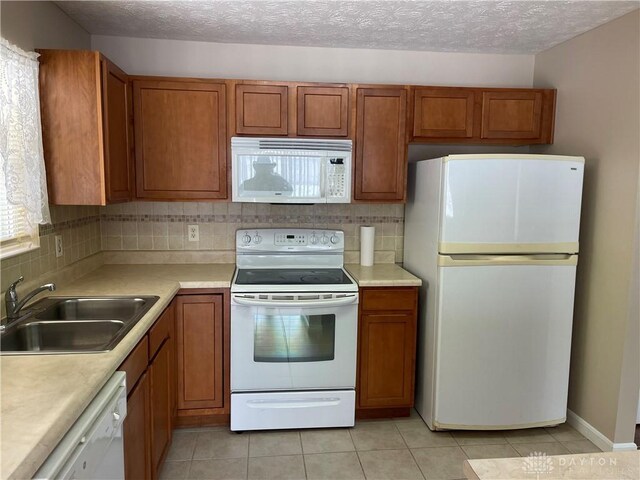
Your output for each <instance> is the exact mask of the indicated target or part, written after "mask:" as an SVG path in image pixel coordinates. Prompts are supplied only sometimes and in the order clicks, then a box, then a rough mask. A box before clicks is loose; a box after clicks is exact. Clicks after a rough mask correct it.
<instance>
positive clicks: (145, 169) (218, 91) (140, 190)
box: [133, 80, 228, 200]
mask: <svg viewBox="0 0 640 480" xmlns="http://www.w3.org/2000/svg"><path fill="white" fill-rule="evenodd" d="M133 96H134V119H135V137H136V193H137V196H138V198H146V199H167V200H189V199H225V198H227V196H228V194H227V135H226V87H225V85H223V84H217V83H208V82H190V81H177V80H176V81H163V80H143V81H135V82H134V83H133Z"/></svg>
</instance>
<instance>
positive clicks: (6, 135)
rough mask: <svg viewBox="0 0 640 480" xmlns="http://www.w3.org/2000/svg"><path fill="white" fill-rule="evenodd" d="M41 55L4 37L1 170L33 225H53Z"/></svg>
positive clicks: (12, 198) (0, 48)
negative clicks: (45, 152)
mask: <svg viewBox="0 0 640 480" xmlns="http://www.w3.org/2000/svg"><path fill="white" fill-rule="evenodd" d="M37 58H38V54H37V53H35V52H25V51H23V50H21V49H19V48H18V47H16V46H14V45H11V44H9V43H8V42H7V41H6V40H5V39H4V38H0V110H1V116H0V155H1V158H0V162H1V163H0V167H1V168H2V177H3V178H2V181H4V182H5V186H6V192H7V200H8V201H9V203H10V204H12V205H16V206H22V207H23V208H24V209H25V210H26V212H27V221H28V222H29V224H30V225H31V226H35V225H36V224H38V223H40V224H42V223H51V215H50V213H49V203H48V198H47V177H46V174H45V168H44V156H43V153H42V127H41V123H40V97H39V94H38V60H37Z"/></svg>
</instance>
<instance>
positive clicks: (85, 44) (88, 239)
mask: <svg viewBox="0 0 640 480" xmlns="http://www.w3.org/2000/svg"><path fill="white" fill-rule="evenodd" d="M0 16H1V19H0V25H1V29H0V34H1V35H2V37H4V38H5V39H7V40H8V41H9V42H11V43H13V44H15V45H17V46H18V47H20V48H22V49H24V50H33V49H34V48H76V49H88V48H91V39H90V36H89V34H88V33H87V32H86V31H85V30H83V29H82V28H81V27H80V26H79V25H78V24H77V23H75V22H74V21H73V20H71V19H70V18H69V17H68V16H67V15H66V14H65V13H63V12H62V10H60V9H59V8H58V7H57V6H56V5H55V4H54V3H52V2H5V1H2V2H1V3H0ZM51 218H52V222H53V224H52V225H46V226H44V227H41V229H40V248H39V249H36V250H32V251H30V252H27V253H24V254H22V255H17V256H15V257H11V258H9V259H4V260H2V261H1V262H0V295H1V296H2V297H4V291H5V289H6V288H7V285H8V284H9V283H10V282H12V281H13V280H15V279H17V278H18V277H19V276H20V275H23V276H24V277H25V281H24V283H23V284H21V286H20V288H19V292H24V291H28V290H30V289H31V288H33V287H34V286H36V285H39V284H41V283H44V282H45V281H55V282H56V283H58V284H60V283H64V282H65V281H70V280H72V279H74V278H77V277H78V276H80V275H82V274H84V273H86V272H87V271H90V270H91V269H92V268H95V267H96V266H97V265H99V264H100V261H101V258H100V255H96V253H98V252H99V251H100V217H99V210H98V208H97V207H51ZM55 235H62V238H63V247H64V254H63V255H62V256H61V257H56V256H55V254H54V249H53V242H54V236H55ZM3 315H4V302H2V306H1V307H0V316H3Z"/></svg>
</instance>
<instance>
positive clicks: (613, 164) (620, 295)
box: [534, 10, 640, 443]
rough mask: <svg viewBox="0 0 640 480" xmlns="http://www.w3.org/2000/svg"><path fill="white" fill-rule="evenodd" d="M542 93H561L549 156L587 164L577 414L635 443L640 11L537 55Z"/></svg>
mask: <svg viewBox="0 0 640 480" xmlns="http://www.w3.org/2000/svg"><path fill="white" fill-rule="evenodd" d="M534 85H535V86H538V87H547V86H553V87H555V88H557V89H558V101H557V109H556V127H555V143H554V144H553V145H550V146H548V147H541V148H539V150H540V151H543V152H545V153H556V154H570V155H584V156H585V158H586V165H585V182H584V194H583V213H582V221H581V230H580V261H579V264H578V275H577V283H576V304H575V319H574V329H573V346H572V356H571V376H570V386H569V408H570V409H571V410H572V411H573V412H574V413H576V414H577V415H579V416H580V417H582V418H583V419H584V420H586V421H587V422H588V423H590V424H591V425H592V426H593V427H595V428H596V429H598V430H599V431H600V432H601V433H603V434H604V435H606V436H607V437H608V438H609V439H610V440H612V441H613V442H616V443H630V442H633V436H634V429H635V428H634V427H635V417H636V413H637V408H638V397H637V395H638V389H639V383H640V371H639V370H640V359H639V358H640V357H639V353H638V350H639V341H638V340H639V338H638V321H639V319H638V315H639V314H638V301H639V297H640V292H639V291H638V270H639V269H640V266H639V265H638V254H637V251H638V229H639V228H640V225H639V224H638V209H639V208H640V206H639V205H638V199H639V196H638V189H639V181H638V176H639V174H640V134H639V132H640V11H638V10H636V11H635V12H632V13H629V14H627V15H625V16H623V17H621V18H619V19H617V20H614V21H612V22H609V23H607V24H605V25H603V26H601V27H598V28H596V29H594V30H591V31H589V32H587V33H585V34H583V35H581V36H579V37H576V38H574V39H572V40H569V41H567V42H564V43H562V44H560V45H558V46H556V47H554V48H551V49H549V50H547V51H545V52H543V53H541V54H538V55H536V58H535V76H534ZM534 150H538V148H536V149H534ZM634 251H635V252H636V253H635V254H634Z"/></svg>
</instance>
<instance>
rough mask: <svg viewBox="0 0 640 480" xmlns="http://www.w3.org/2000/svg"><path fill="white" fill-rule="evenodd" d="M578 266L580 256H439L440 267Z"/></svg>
mask: <svg viewBox="0 0 640 480" xmlns="http://www.w3.org/2000/svg"><path fill="white" fill-rule="evenodd" d="M577 264H578V255H572V254H564V253H558V254H539V255H481V254H480V255H466V254H465V255H438V266H440V267H469V266H476V265H478V266H479V265H488V266H490V265H494V266H499V265H540V266H544V265H566V266H572V265H573V266H575V265H577Z"/></svg>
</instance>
